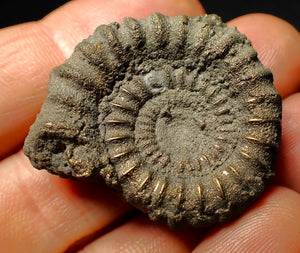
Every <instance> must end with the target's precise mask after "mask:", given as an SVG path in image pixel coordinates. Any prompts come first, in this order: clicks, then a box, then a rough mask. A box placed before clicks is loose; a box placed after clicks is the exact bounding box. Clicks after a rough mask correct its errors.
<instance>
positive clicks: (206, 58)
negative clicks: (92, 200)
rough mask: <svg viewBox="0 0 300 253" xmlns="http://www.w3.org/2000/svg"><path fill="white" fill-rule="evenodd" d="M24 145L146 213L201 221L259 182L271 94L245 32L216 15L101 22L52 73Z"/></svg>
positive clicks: (266, 156)
mask: <svg viewBox="0 0 300 253" xmlns="http://www.w3.org/2000/svg"><path fill="white" fill-rule="evenodd" d="M48 90H49V95H48V97H47V99H46V101H45V103H44V105H43V107H42V110H41V113H40V114H39V115H38V116H37V119H36V122H35V123H34V124H33V126H32V127H31V130H30V133H29V135H28V137H27V139H26V142H25V146H24V152H25V154H26V155H27V156H28V157H29V158H30V160H31V162H32V164H33V166H34V167H36V168H38V169H47V170H48V171H50V172H51V173H54V174H58V175H60V176H62V177H68V178H72V179H85V178H93V179H95V178H96V179H97V178H99V179H101V178H103V179H104V180H105V182H106V183H107V185H109V186H111V187H113V188H114V189H115V190H117V191H118V192H120V194H121V195H122V196H123V197H124V198H125V199H126V200H127V201H128V202H129V203H131V204H132V205H134V206H136V207H137V208H139V209H140V210H142V211H144V212H145V213H147V214H148V215H149V216H150V218H151V219H153V220H156V221H160V222H163V223H166V224H168V225H169V226H171V227H176V226H209V225H212V224H215V223H219V222H225V221H228V220H231V219H233V218H235V217H237V216H238V215H239V214H241V213H242V212H243V211H244V210H245V209H246V208H247V207H248V206H249V205H250V204H251V203H253V201H254V200H256V199H257V198H258V197H259V196H260V195H261V194H262V193H263V192H264V190H265V188H266V186H267V184H268V182H269V181H270V179H271V178H272V177H273V175H274V173H273V171H272V169H271V167H272V164H273V162H274V159H275V155H276V152H277V150H278V146H279V142H280V131H281V128H280V119H281V98H280V96H279V94H278V93H277V91H276V90H275V88H274V86H273V83H272V74H271V72H270V71H269V70H268V69H267V68H266V67H264V66H263V65H262V64H261V62H260V61H259V60H258V58H257V53H256V52H255V51H254V49H253V48H252V46H251V43H250V41H249V40H248V39H247V38H246V36H245V35H243V34H241V33H240V32H238V31H237V29H236V28H234V27H227V26H226V25H225V24H223V23H222V21H221V19H220V18H219V17H218V16H216V15H203V16H198V17H192V18H188V17H187V16H185V15H180V16H176V17H167V16H164V15H162V14H158V13H155V14H152V15H151V16H149V17H147V18H144V19H139V20H136V19H133V18H124V20H123V21H122V23H121V24H118V23H111V24H109V25H101V26H99V27H98V28H97V29H96V30H95V32H94V34H93V35H91V36H90V37H89V38H88V39H86V40H84V41H82V42H81V43H79V44H78V45H77V46H76V48H75V50H74V52H73V54H72V56H71V57H70V58H69V59H67V60H66V62H65V63H64V64H62V65H61V66H58V67H56V68H55V69H54V70H53V71H52V73H51V76H50V83H49V85H48Z"/></svg>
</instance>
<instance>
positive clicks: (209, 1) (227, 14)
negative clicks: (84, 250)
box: [0, 0, 300, 30]
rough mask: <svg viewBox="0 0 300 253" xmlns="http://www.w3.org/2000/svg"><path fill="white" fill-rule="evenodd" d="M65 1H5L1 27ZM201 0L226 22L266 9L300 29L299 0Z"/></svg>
mask: <svg viewBox="0 0 300 253" xmlns="http://www.w3.org/2000/svg"><path fill="white" fill-rule="evenodd" d="M99 1H100V0H99ZM161 1H164V0H161ZM65 2H67V1H66V0H49V1H47V2H46V1H40V2H37V1H36V0H24V1H17V0H10V1H5V2H4V3H1V5H0V28H2V27H6V26H9V25H13V24H18V23H22V22H26V21H33V20H38V19H40V18H42V17H43V16H45V15H46V14H48V13H49V12H51V11H52V10H53V9H55V8H57V7H59V6H60V5H62V4H63V3H65ZM201 2H202V4H203V6H204V8H205V9H206V11H207V12H208V13H216V14H219V15H220V16H221V17H222V18H223V20H224V21H228V20H230V19H232V18H234V17H237V16H240V15H243V14H247V13H253V12H264V13H269V14H273V15H276V16H278V17H281V18H283V19H285V20H287V21H289V22H290V23H292V24H293V25H294V26H295V27H296V28H297V29H298V30H300V1H299V0H273V1H268V0H246V1H243V0H239V1H238V0H227V1H226V0H224V1H222V0H221V1H220V0H202V1H201ZM174 4H176V0H174Z"/></svg>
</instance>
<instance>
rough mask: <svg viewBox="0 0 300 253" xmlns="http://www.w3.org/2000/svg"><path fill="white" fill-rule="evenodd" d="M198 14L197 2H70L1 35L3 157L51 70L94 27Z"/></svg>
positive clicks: (17, 141) (20, 135)
mask: <svg viewBox="0 0 300 253" xmlns="http://www.w3.org/2000/svg"><path fill="white" fill-rule="evenodd" d="M155 11H157V12H162V13H164V14H168V15H176V14H181V13H185V14H187V15H198V14H200V13H203V12H204V10H203V8H202V6H201V5H200V4H199V2H198V1H197V0H178V1H176V4H174V1H173V0H166V1H160V0H155V1H153V0H147V1H145V0H143V1H135V0H131V1H128V0H126V1H125V0H123V1H120V0H102V1H99V0H78V1H70V2H69V3H67V4H66V5H64V6H62V7H61V8H59V9H57V10H56V11H54V12H53V13H51V14H50V15H48V16H46V17H45V18H44V19H43V20H41V21H39V22H31V23H26V24H22V25H17V26H13V27H9V28H5V29H2V30H1V31H0V38H1V39H0V88H1V92H0V94H1V95H0V143H1V145H0V159H1V157H2V158H3V157H5V156H7V155H8V154H9V153H11V152H13V151H14V150H15V149H16V148H18V147H19V146H20V145H21V144H22V141H23V139H24V137H25V136H26V134H27V132H28V127H29V125H31V124H32V122H33V121H34V118H35V115H36V113H37V112H38V111H39V110H40V107H41V104H42V102H43V100H44V99H45V97H46V94H47V92H46V85H47V82H48V76H49V72H50V71H51V69H52V68H53V67H54V66H56V65H59V64H61V63H63V61H64V60H65V58H66V57H69V56H70V54H71V52H72V50H73V48H74V46H75V45H76V44H77V43H78V42H79V41H81V40H82V39H84V38H86V37H88V35H90V34H91V33H92V32H93V30H94V29H95V28H96V26H98V25H100V24H103V23H109V22H112V21H120V20H121V19H122V18H123V17H124V16H133V17H136V18H139V17H145V16H148V15H150V14H151V13H152V12H155Z"/></svg>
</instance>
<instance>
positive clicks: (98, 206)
mask: <svg viewBox="0 0 300 253" xmlns="http://www.w3.org/2000/svg"><path fill="white" fill-rule="evenodd" d="M155 11H156V12H161V13H163V14H166V15H170V16H172V15H177V14H181V13H185V14H187V15H190V16H195V15H199V14H203V13H204V9H203V7H202V6H201V5H200V4H199V2H198V1H196V0H177V1H176V4H174V1H173V0H165V1H160V0H149V1H148V0H143V1H135V0H130V1H129V0H126V1H125V0H124V1H123V0H108V1H106V0H98V1H96V0H77V1H71V2H69V3H68V4H66V5H64V6H62V7H60V8H59V9H57V10H55V11H54V12H52V13H50V14H49V15H48V16H46V17H45V18H44V19H42V20H40V21H38V22H30V23H25V24H20V25H16V26H13V27H8V28H5V29H2V30H0V88H1V92H0V143H1V145H0V157H1V159H2V160H1V161H0V206H1V208H0V224H1V230H0V245H1V252H44V253H47V252H74V251H76V250H79V249H80V250H82V252H100V250H101V252H191V251H193V252H300V194H299V192H300V186H299V181H300V93H297V91H299V88H300V75H299V73H300V34H299V32H298V31H297V30H296V29H295V28H293V27H292V26H291V25H290V24H288V23H287V22H285V21H283V20H281V19H279V18H276V17H274V16H270V15H265V14H251V15H246V16H242V17H238V18H236V19H234V20H232V21H230V22H229V23H228V24H229V25H234V26H237V27H238V29H239V30H240V31H241V32H243V33H245V34H246V35H247V36H248V38H249V39H250V40H252V42H253V46H254V48H255V49H256V50H257V51H258V56H259V58H260V59H261V61H262V62H263V63H264V64H265V65H266V66H268V67H269V68H270V69H271V70H272V72H273V74H274V84H275V86H276V88H277V90H278V91H279V92H280V94H281V95H282V98H283V119H282V128H283V129H282V144H281V147H280V152H279V156H278V161H277V163H276V172H277V174H276V179H275V181H274V183H273V185H272V186H271V187H270V189H269V190H268V191H267V192H266V194H265V195H264V196H263V197H262V198H261V199H260V200H259V201H257V202H256V203H255V204H254V205H253V206H252V207H251V208H250V209H249V210H248V211H247V212H246V213H244V214H243V215H242V216H241V217H239V218H238V219H237V220H235V221H233V222H230V223H228V224H225V225H222V226H217V227H215V228H212V229H191V230H187V231H176V232H175V231H172V230H170V229H168V228H167V227H165V226H162V225H158V224H154V223H152V222H150V221H149V220H148V218H147V217H145V216H144V215H142V214H140V213H138V212H137V211H135V210H134V209H133V208H132V207H130V206H129V205H127V204H126V203H124V202H123V201H122V200H121V199H120V198H119V197H118V196H116V195H115V194H114V193H112V192H111V191H110V190H109V189H108V188H107V187H106V186H105V185H104V184H103V183H98V184H87V183H82V182H72V181H70V180H66V179H61V178H59V177H57V176H54V175H50V174H49V173H47V172H46V171H37V170H35V169H34V168H33V167H32V166H31V165H30V163H29V161H28V159H27V158H26V157H25V156H24V154H23V153H22V150H20V151H18V150H19V149H20V148H21V147H22V144H23V141H24V138H25V136H26V134H27V133H28V129H29V126H30V124H32V123H33V121H34V119H35V115H36V114H37V113H38V111H39V109H40V107H41V104H42V102H43V100H44V99H45V97H46V95H47V92H46V86H47V82H48V79H49V77H48V75H49V72H50V71H51V69H52V68H53V67H54V66H56V65H59V64H62V63H63V61H64V60H65V59H66V58H67V57H69V56H70V54H71V52H72V50H73V48H74V46H75V45H76V44H77V43H78V42H79V41H81V40H82V39H84V38H86V37H87V36H88V35H89V34H91V33H92V32H93V30H94V29H95V28H96V27H97V26H98V25H99V24H102V23H104V24H106V23H109V22H112V21H121V19H122V17H124V16H133V17H135V18H141V17H145V16H148V15H149V14H151V13H152V12H155Z"/></svg>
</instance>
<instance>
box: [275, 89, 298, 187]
mask: <svg viewBox="0 0 300 253" xmlns="http://www.w3.org/2000/svg"><path fill="white" fill-rule="evenodd" d="M276 182H277V183H279V184H281V185H284V186H287V187H289V188H291V189H294V190H295V191H297V192H300V185H299V182H300V93H296V94H294V95H292V96H290V97H288V98H286V99H285V100H283V112H282V138H281V144H280V150H279V155H278V159H277V166H276Z"/></svg>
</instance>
